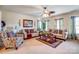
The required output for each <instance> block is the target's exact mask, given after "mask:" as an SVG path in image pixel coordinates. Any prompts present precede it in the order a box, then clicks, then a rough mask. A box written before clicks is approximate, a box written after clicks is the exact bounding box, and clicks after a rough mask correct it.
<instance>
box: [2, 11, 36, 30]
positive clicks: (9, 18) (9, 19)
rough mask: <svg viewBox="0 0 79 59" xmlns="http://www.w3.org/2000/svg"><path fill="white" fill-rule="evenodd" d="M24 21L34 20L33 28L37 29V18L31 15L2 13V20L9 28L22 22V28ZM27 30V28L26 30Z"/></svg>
mask: <svg viewBox="0 0 79 59" xmlns="http://www.w3.org/2000/svg"><path fill="white" fill-rule="evenodd" d="M23 19H28V20H33V27H32V28H34V29H36V21H35V20H36V18H35V17H33V16H29V15H24V14H19V13H15V12H10V11H2V20H4V21H5V22H6V25H7V26H15V25H16V24H17V23H19V20H21V27H23ZM24 29H25V28H24ZM27 29H28V28H27Z"/></svg>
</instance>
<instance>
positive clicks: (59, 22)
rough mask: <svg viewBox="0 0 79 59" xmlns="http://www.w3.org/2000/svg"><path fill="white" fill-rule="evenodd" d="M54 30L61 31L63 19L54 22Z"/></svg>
mask: <svg viewBox="0 0 79 59" xmlns="http://www.w3.org/2000/svg"><path fill="white" fill-rule="evenodd" d="M56 25H57V26H56V27H57V28H56V29H63V19H59V20H56Z"/></svg>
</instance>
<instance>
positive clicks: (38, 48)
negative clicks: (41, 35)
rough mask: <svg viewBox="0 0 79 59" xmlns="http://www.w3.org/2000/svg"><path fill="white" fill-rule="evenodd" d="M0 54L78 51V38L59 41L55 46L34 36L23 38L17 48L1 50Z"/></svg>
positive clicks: (69, 52)
mask: <svg viewBox="0 0 79 59" xmlns="http://www.w3.org/2000/svg"><path fill="white" fill-rule="evenodd" d="M0 53H1V54H56V53H57V54H63V53H64V54H67V53H68V54H71V53H79V40H69V41H65V42H63V43H61V44H60V45H59V46H58V47H57V48H52V47H50V46H48V45H46V44H44V43H42V42H39V41H37V40H35V38H32V39H29V40H25V41H24V43H23V44H22V45H21V46H20V47H19V48H18V50H15V49H7V50H4V49H3V50H1V51H0Z"/></svg>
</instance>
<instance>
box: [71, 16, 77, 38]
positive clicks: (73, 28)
mask: <svg viewBox="0 0 79 59" xmlns="http://www.w3.org/2000/svg"><path fill="white" fill-rule="evenodd" d="M71 22H72V23H71V24H72V25H71V38H72V39H76V29H75V16H71Z"/></svg>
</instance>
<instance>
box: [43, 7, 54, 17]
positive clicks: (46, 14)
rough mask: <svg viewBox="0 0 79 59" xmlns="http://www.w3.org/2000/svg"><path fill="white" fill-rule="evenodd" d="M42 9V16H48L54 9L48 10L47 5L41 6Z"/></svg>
mask: <svg viewBox="0 0 79 59" xmlns="http://www.w3.org/2000/svg"><path fill="white" fill-rule="evenodd" d="M43 9H44V11H43V14H42V16H43V17H50V16H51V15H52V14H54V13H55V11H49V10H48V9H47V7H43Z"/></svg>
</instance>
